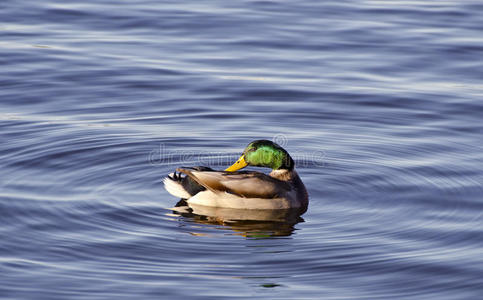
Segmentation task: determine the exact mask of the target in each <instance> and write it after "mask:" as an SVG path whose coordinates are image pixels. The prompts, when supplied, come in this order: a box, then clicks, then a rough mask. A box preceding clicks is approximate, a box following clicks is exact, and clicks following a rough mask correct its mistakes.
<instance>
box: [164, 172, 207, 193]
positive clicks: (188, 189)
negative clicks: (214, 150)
mask: <svg viewBox="0 0 483 300" xmlns="http://www.w3.org/2000/svg"><path fill="white" fill-rule="evenodd" d="M192 169H194V170H197V171H213V169H211V168H208V167H194V168H192ZM163 182H164V188H165V189H166V190H167V191H168V192H169V193H170V194H171V195H173V196H176V197H179V198H181V199H189V198H191V197H193V196H194V195H196V194H198V193H199V192H201V191H204V190H205V188H204V187H203V186H202V185H200V184H199V183H197V182H196V181H195V180H193V179H191V178H190V177H189V176H182V175H181V173H176V172H174V173H171V174H169V175H168V177H166V178H164V180H163Z"/></svg>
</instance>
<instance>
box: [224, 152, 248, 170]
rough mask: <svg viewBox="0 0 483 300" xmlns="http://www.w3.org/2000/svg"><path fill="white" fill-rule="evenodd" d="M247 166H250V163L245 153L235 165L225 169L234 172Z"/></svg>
mask: <svg viewBox="0 0 483 300" xmlns="http://www.w3.org/2000/svg"><path fill="white" fill-rule="evenodd" d="M246 166H248V163H247V162H246V161H245V155H242V156H240V158H239V159H238V160H237V161H236V162H235V163H234V164H233V165H231V166H229V167H228V168H226V169H225V171H228V172H234V171H237V170H240V169H243V168H244V167H246Z"/></svg>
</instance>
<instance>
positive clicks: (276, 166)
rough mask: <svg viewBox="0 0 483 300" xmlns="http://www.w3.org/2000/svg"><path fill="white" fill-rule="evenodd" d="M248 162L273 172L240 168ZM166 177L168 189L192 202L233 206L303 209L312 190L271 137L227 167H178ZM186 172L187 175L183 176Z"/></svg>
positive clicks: (251, 148) (165, 181)
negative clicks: (215, 168)
mask: <svg viewBox="0 0 483 300" xmlns="http://www.w3.org/2000/svg"><path fill="white" fill-rule="evenodd" d="M246 166H254V167H268V168H271V169H272V171H271V172H270V174H269V175H267V174H264V173H261V172H256V171H238V170H240V169H243V168H245V167H246ZM176 171H177V172H178V174H177V173H176V172H174V173H171V174H170V175H168V177H166V178H165V179H164V186H165V188H166V190H167V191H168V192H169V193H170V194H172V195H174V196H176V197H180V198H182V199H186V202H187V204H188V205H190V204H193V205H204V206H209V207H219V208H231V209H271V210H274V209H291V208H297V209H300V211H301V212H302V213H303V212H305V210H306V209H307V206H308V194H307V190H306V189H305V186H304V184H303V182H302V180H301V179H300V177H299V175H298V174H297V172H296V171H295V163H294V160H293V159H292V157H290V155H289V154H288V152H287V151H286V150H285V149H283V148H282V147H280V146H279V145H277V144H276V143H274V142H272V141H269V140H256V141H253V142H251V143H250V144H249V145H248V146H247V147H246V148H245V150H244V151H243V153H242V155H241V156H240V158H239V159H238V160H237V161H236V162H235V163H234V164H233V165H231V166H230V167H228V168H227V169H226V170H224V171H215V170H213V169H211V168H208V167H191V168H185V167H182V168H177V169H176ZM182 174H185V175H186V176H183V175H182Z"/></svg>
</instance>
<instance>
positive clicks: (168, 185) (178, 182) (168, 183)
mask: <svg viewBox="0 0 483 300" xmlns="http://www.w3.org/2000/svg"><path fill="white" fill-rule="evenodd" d="M183 179H184V178H182V177H181V176H180V175H178V174H176V172H174V173H171V174H169V175H168V177H166V178H164V179H163V182H164V188H165V189H166V190H167V191H168V193H170V194H171V195H173V196H175V197H178V198H182V199H188V198H191V196H192V195H191V194H190V193H188V191H187V190H186V189H185V188H184V187H183V184H182V182H183Z"/></svg>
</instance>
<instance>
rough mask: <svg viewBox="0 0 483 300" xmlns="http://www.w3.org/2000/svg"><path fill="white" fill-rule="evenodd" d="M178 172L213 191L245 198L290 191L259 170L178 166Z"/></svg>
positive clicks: (284, 184)
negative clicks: (203, 169) (204, 169)
mask: <svg viewBox="0 0 483 300" xmlns="http://www.w3.org/2000/svg"><path fill="white" fill-rule="evenodd" d="M176 170H177V171H178V172H181V173H184V174H186V175H188V176H189V177H190V178H192V179H193V180H195V181H196V182H198V183H199V184H201V185H202V186H204V187H205V188H207V189H209V190H211V191H213V192H227V193H232V194H235V195H238V196H241V197H246V198H276V197H280V196H282V195H283V194H285V193H286V192H288V191H290V185H289V184H288V183H287V182H285V181H281V180H278V179H275V178H272V177H270V176H268V175H266V174H263V173H260V172H250V171H248V172H245V171H242V172H220V171H198V170H195V169H192V168H178V169H176Z"/></svg>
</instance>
